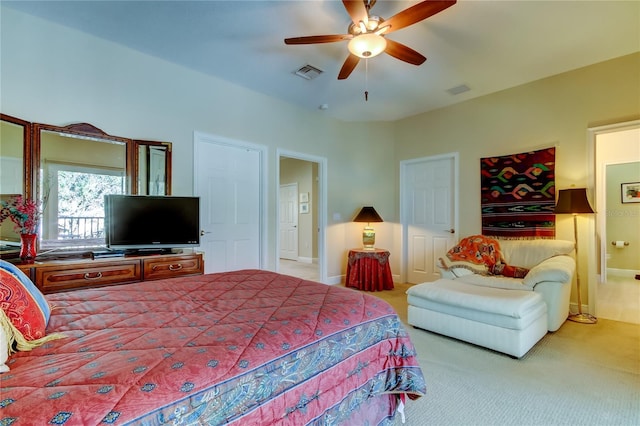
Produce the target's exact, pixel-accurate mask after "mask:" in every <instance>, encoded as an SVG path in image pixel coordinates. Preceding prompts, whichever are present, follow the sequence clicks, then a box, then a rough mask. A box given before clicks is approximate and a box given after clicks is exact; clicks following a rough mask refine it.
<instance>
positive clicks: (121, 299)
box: [0, 270, 425, 425]
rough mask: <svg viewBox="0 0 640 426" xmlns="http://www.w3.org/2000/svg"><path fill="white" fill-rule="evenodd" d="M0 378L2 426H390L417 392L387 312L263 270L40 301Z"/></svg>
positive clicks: (338, 291) (405, 342)
mask: <svg viewBox="0 0 640 426" xmlns="http://www.w3.org/2000/svg"><path fill="white" fill-rule="evenodd" d="M46 299H47V301H48V302H49V305H50V306H51V316H50V319H49V322H48V326H47V333H53V332H60V333H63V334H64V335H65V337H64V338H62V339H58V340H53V341H50V342H47V343H45V344H44V345H42V346H40V347H37V348H35V349H33V350H32V351H22V352H17V353H15V354H13V355H12V356H11V357H10V358H9V360H8V362H7V365H8V366H9V367H10V371H9V372H6V373H3V374H1V375H0V394H1V396H0V424H2V425H5V424H6V425H9V424H13V425H31V424H64V425H98V424H145V425H152V424H153V425H155V424H168V423H171V424H208V425H216V424H228V423H235V424H241V425H267V424H269V425H270V424H277V425H302V424H318V425H319V424H322V425H333V424H346V425H354V424H358V425H364V424H371V425H375V424H391V423H393V422H394V420H393V418H394V416H395V414H396V412H397V411H398V409H399V407H402V404H403V401H404V400H405V397H409V398H411V399H415V398H418V397H420V396H422V395H424V394H425V382H424V377H423V375H422V371H421V369H420V367H419V365H418V363H417V360H416V357H415V349H414V346H413V344H412V343H411V341H410V339H409V336H408V334H407V332H406V331H405V329H404V327H403V325H402V323H401V321H400V320H399V318H398V316H397V315H396V313H395V312H394V311H393V309H392V308H391V306H390V305H389V304H387V303H386V302H385V301H383V300H381V299H378V298H376V297H374V296H371V295H368V294H364V293H361V292H358V291H355V290H351V289H346V288H342V287H339V286H330V285H325V284H320V283H316V282H312V281H307V280H302V279H300V278H294V277H290V276H286V275H281V274H278V273H274V272H270V271H262V270H241V271H233V272H228V273H216V274H207V275H199V276H195V277H184V278H172V279H165V280H159V281H147V282H142V283H135V284H128V285H119V286H112V287H103V288H96V289H87V290H77V291H71V292H66V293H58V294H50V295H47V296H46Z"/></svg>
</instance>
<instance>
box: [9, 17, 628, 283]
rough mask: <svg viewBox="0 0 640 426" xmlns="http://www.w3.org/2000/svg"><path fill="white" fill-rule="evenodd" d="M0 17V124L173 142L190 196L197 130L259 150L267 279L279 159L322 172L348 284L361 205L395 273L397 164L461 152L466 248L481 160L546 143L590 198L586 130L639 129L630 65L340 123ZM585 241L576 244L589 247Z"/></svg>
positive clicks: (331, 263) (563, 177)
mask: <svg viewBox="0 0 640 426" xmlns="http://www.w3.org/2000/svg"><path fill="white" fill-rule="evenodd" d="M0 8H2V14H1V19H2V21H1V24H2V40H1V43H2V46H1V47H2V57H1V60H2V61H1V66H2V73H1V80H0V84H1V85H2V92H1V94H0V96H1V98H0V101H1V105H2V112H3V113H6V114H10V115H13V116H16V117H20V118H23V119H26V120H30V121H36V122H44V123H50V124H56V125H66V124H69V123H71V122H89V123H92V124H93V125H95V126H97V127H99V128H101V129H104V130H105V131H106V132H108V133H110V134H114V135H122V136H127V137H132V138H138V139H151V140H167V141H171V142H173V144H174V146H173V148H174V150H173V192H174V194H176V195H184V194H190V193H191V192H192V188H193V176H192V174H193V173H192V164H193V131H194V130H197V131H201V132H205V133H209V134H214V135H219V136H223V137H225V138H230V139H236V140H240V141H247V142H251V143H256V144H262V145H264V146H266V147H267V148H268V157H269V158H268V170H269V171H270V172H269V177H268V194H267V207H268V223H267V226H268V241H267V245H268V250H269V254H268V262H267V265H266V266H267V267H268V268H273V267H274V265H275V258H276V256H277V254H276V253H275V245H276V244H275V242H276V235H275V228H276V221H277V206H276V204H275V197H276V196H275V194H276V191H277V188H276V181H277V179H276V177H275V175H274V173H273V171H274V170H276V169H277V168H276V167H275V162H276V161H277V159H276V150H277V149H278V148H281V149H284V150H291V151H296V152H302V153H306V154H309V155H313V156H318V157H322V158H326V159H327V164H328V169H327V183H328V202H327V204H328V205H327V214H328V229H327V253H328V256H327V270H328V271H327V272H328V277H329V278H332V277H334V278H335V277H339V276H340V275H341V274H342V273H344V268H345V261H346V251H347V250H348V248H350V247H357V246H359V245H360V236H361V235H360V232H361V230H360V228H359V226H357V225H356V224H353V223H352V222H350V220H351V219H352V218H353V216H354V215H355V214H356V213H357V211H358V210H359V209H360V207H361V206H363V205H373V206H375V208H376V210H377V211H378V212H379V213H380V214H381V216H382V217H383V218H384V220H385V222H384V223H381V224H379V225H378V226H376V231H377V233H376V237H377V238H376V240H377V245H379V246H381V247H385V248H390V249H391V250H392V257H391V262H392V263H391V267H392V271H393V272H394V273H395V274H397V273H398V271H399V267H400V261H401V259H400V251H399V240H400V228H399V226H398V217H399V207H398V206H399V196H398V194H399V191H398V185H399V181H398V179H399V178H398V176H399V170H398V168H399V161H401V160H406V159H410V158H417V157H424V156H429V155H438V154H442V153H448V152H456V151H457V152H459V153H460V180H461V182H463V183H464V185H463V187H469V188H477V189H475V190H471V191H469V192H465V193H464V194H461V196H460V206H459V212H460V229H459V230H458V231H459V235H461V236H462V235H468V234H471V233H476V232H479V230H480V190H479V187H480V182H479V171H480V167H479V159H480V157H484V156H487V155H501V154H508V153H512V152H519V151H523V150H528V149H532V148H538V147H541V146H548V145H550V144H554V145H557V146H558V149H557V165H556V170H557V187H558V188H566V187H569V186H571V185H572V184H575V185H576V186H586V185H587V181H588V179H587V177H588V174H589V173H590V167H591V166H590V164H589V161H588V159H589V152H588V150H587V143H586V129H587V128H588V127H592V126H598V125H603V124H608V123H614V122H619V121H627V120H631V119H635V118H639V117H640V96H639V93H640V53H638V54H634V55H629V56H626V57H622V58H617V59H614V60H610V61H607V62H603V63H600V64H596V65H593V66H590V67H586V68H582V69H579V70H575V71H572V72H568V73H565V74H561V75H557V76H553V77H550V78H547V79H544V80H540V81H536V82H532V83H529V84H526V85H523V86H518V87H515V88H512V89H509V90H505V91H502V92H498V93H495V94H492V95H487V96H483V97H480V98H477V99H474V100H470V101H467V102H463V103H460V104H456V105H453V106H451V107H447V108H443V109H439V110H436V111H432V112H428V113H425V114H421V115H418V116H415V117H410V118H407V119H404V120H400V121H397V122H378V123H346V122H341V121H337V120H333V119H329V118H327V117H326V116H323V115H322V112H320V111H305V110H303V109H300V108H298V107H295V106H293V105H290V104H287V103H284V102H281V101H279V100H276V99H273V98H269V97H267V96H264V95H262V94H259V93H256V92H252V91H250V90H247V89H244V88H242V87H238V86H235V85H233V84H230V83H227V82H224V81H221V80H219V79H216V78H213V77H209V76H206V75H203V74H200V73H197V72H194V71H191V70H187V69H185V68H181V67H179V66H176V65H174V64H171V63H168V62H164V61H161V60H159V59H157V58H153V57H149V56H146V55H143V54H140V53H138V52H135V51H133V50H130V49H126V48H123V47H121V46H118V45H115V44H113V43H110V42H107V41H104V40H100V39H97V38H94V37H91V36H88V35H86V34H84V33H80V32H78V31H74V30H71V29H68V28H64V27H61V26H58V25H55V24H52V23H49V22H46V21H42V20H39V19H37V18H33V17H31V16H28V15H24V14H21V13H19V12H15V11H13V10H11V9H7V8H4V7H2V6H0ZM467 84H469V85H470V86H471V87H472V88H473V82H467ZM588 226H592V224H590V223H588V222H587V227H588ZM584 232H586V233H587V234H589V235H588V236H587V238H584V239H582V240H581V241H586V243H587V244H588V243H593V241H592V240H591V241H590V237H591V234H592V232H589V230H588V229H586V230H585V231H584ZM558 237H559V238H564V239H569V240H570V239H572V238H573V236H572V228H571V221H570V219H567V220H561V221H560V222H559V223H558ZM582 252H583V253H586V252H587V251H584V250H583V251H582ZM585 260H587V259H585ZM582 264H585V262H582ZM585 287H586V286H585Z"/></svg>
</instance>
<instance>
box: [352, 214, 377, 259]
mask: <svg viewBox="0 0 640 426" xmlns="http://www.w3.org/2000/svg"><path fill="white" fill-rule="evenodd" d="M353 221H354V222H366V223H367V226H365V227H364V230H363V231H362V246H363V248H364V249H365V250H373V249H375V244H376V231H374V229H373V228H372V227H371V225H370V224H371V222H384V221H383V220H382V218H381V217H380V215H379V214H378V212H377V211H376V209H374V208H373V207H370V206H367V207H363V208H362V210H360V213H358V215H357V216H356V217H355V219H353Z"/></svg>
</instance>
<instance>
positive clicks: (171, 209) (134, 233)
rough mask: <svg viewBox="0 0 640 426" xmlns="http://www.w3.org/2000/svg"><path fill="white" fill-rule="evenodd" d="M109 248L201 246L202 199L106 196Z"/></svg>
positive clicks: (144, 248) (135, 248)
mask: <svg viewBox="0 0 640 426" xmlns="http://www.w3.org/2000/svg"><path fill="white" fill-rule="evenodd" d="M104 209H105V224H104V229H105V238H106V244H107V247H108V248H109V249H119V250H128V251H145V250H146V251H168V250H171V249H174V248H184V247H196V246H199V245H200V198H199V197H177V196H151V195H115V194H110V195H106V196H105V202H104Z"/></svg>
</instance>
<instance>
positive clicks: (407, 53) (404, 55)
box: [385, 39, 427, 65]
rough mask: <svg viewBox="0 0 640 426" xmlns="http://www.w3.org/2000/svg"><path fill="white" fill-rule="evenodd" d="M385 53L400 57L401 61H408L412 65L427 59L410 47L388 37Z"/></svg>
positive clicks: (419, 63)
mask: <svg viewBox="0 0 640 426" xmlns="http://www.w3.org/2000/svg"><path fill="white" fill-rule="evenodd" d="M385 53H387V54H389V55H391V56H393V57H394V58H396V59H400V60H401V61H404V62H408V63H410V64H413V65H421V64H422V63H424V61H426V60H427V58H425V57H424V56H422V55H421V54H420V53H418V52H416V51H415V50H413V49H412V48H410V47H408V46H405V45H404V44H402V43H398V42H397V41H393V40H389V39H387V48H386V49H385Z"/></svg>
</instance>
